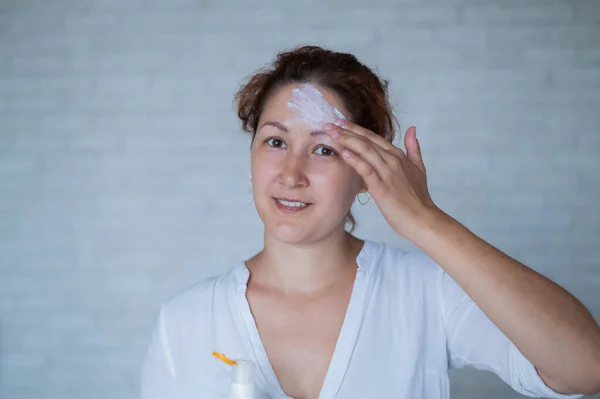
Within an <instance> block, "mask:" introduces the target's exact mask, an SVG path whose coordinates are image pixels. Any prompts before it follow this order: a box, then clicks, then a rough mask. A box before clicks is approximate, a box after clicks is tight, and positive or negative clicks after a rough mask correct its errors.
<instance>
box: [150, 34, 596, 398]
mask: <svg viewBox="0 0 600 399" xmlns="http://www.w3.org/2000/svg"><path fill="white" fill-rule="evenodd" d="M236 100H237V105H238V115H239V117H240V119H241V121H242V125H243V128H244V129H245V130H246V131H247V132H249V133H250V134H251V135H252V145H251V172H252V174H251V180H252V185H253V196H254V202H255V205H256V209H257V211H258V214H259V215H260V217H261V219H262V221H263V223H264V226H265V229H264V249H263V250H262V251H261V252H259V253H258V254H256V255H255V256H254V257H252V258H251V259H248V260H246V261H245V262H240V263H239V264H237V265H235V266H234V267H233V268H232V269H231V270H230V271H229V272H228V273H226V274H224V275H222V276H219V277H215V278H211V279H209V280H207V281H203V282H201V283H199V284H197V285H196V286H194V287H192V288H190V289H188V290H186V291H184V292H183V293H181V294H179V295H177V296H175V297H173V298H171V299H170V300H169V301H168V302H167V303H166V304H165V305H164V306H163V308H162V310H161V313H160V318H159V322H158V326H157V328H156V330H155V332H154V335H153V339H152V342H151V344H150V348H149V350H148V353H147V356H146V359H145V362H144V365H143V370H142V398H143V399H158V398H164V399H166V398H169V399H183V398H220V397H227V392H228V389H229V380H230V371H231V370H230V366H228V365H227V364H225V363H223V362H220V361H218V360H217V359H215V358H214V357H213V356H212V355H211V354H212V352H213V351H217V352H222V353H225V354H226V355H227V356H229V357H230V358H237V359H249V360H252V361H254V362H255V363H256V365H257V369H258V373H257V386H258V388H259V389H260V390H261V392H263V394H264V395H265V397H270V398H289V397H292V398H296V399H299V398H310V399H312V398H321V399H323V398H334V397H336V398H402V399H415V398H427V399H438V398H448V397H449V392H448V391H449V384H448V373H447V372H448V366H452V367H462V366H465V365H471V366H474V367H477V368H480V369H486V370H490V371H492V372H494V373H496V374H497V375H498V376H499V377H500V378H502V379H503V380H504V381H505V382H507V383H508V384H510V385H511V386H512V388H513V389H515V390H516V391H518V392H520V393H522V394H524V395H528V396H534V397H535V396H542V397H549V398H576V397H581V395H582V394H592V393H595V392H598V391H599V390H600V328H599V327H598V325H597V323H596V322H595V321H594V319H593V318H592V317H591V315H590V314H589V312H588V311H587V310H586V309H585V307H584V306H583V305H582V304H581V303H580V302H579V301H577V299H575V298H574V297H573V296H571V295H570V294H569V293H567V292H566V291H565V290H563V289H562V288H561V287H559V286H558V285H556V284H554V283H553V282H551V281H549V280H548V279H546V278H545V277H543V276H541V275H539V274H538V273H536V272H535V271H533V270H531V269H529V268H527V267H525V266H524V265H522V264H520V263H519V262H517V261H515V260H513V259H511V258H510V257H508V256H507V255H505V254H503V253H502V252H500V251H498V250H497V249H495V248H494V247H492V246H491V245H489V244H487V243H486V242H484V241H483V240H481V239H480V238H478V237H476V236H475V235H473V234H472V233H471V232H470V231H469V230H467V229H466V228H465V227H463V226H462V225H461V224H460V223H458V222H457V221H456V220H454V219H453V218H451V217H450V216H448V215H447V214H445V213H444V212H442V211H441V210H440V209H439V208H438V207H436V206H435V204H434V203H433V201H432V200H431V198H430V196H429V193H428V189H427V179H426V171H425V166H424V164H423V160H422V157H421V152H420V149H419V143H418V141H417V138H416V131H415V128H414V127H411V128H409V129H408V131H407V132H406V136H405V139H404V144H405V147H406V153H405V152H403V151H402V150H401V149H399V148H397V147H395V146H393V145H392V144H391V143H392V140H393V136H394V127H395V119H394V117H393V115H392V111H391V109H390V105H389V102H388V96H387V83H386V82H384V81H381V80H380V79H379V78H378V77H377V76H376V75H375V74H374V73H373V72H372V71H371V70H370V69H369V68H367V67H366V66H364V65H363V64H361V63H360V62H359V61H358V60H357V59H356V58H355V57H354V56H352V55H350V54H344V53H336V52H332V51H328V50H325V49H322V48H319V47H313V46H308V47H300V48H297V49H294V50H293V51H288V52H283V53H280V54H278V56H277V58H276V60H275V61H274V63H273V64H272V65H271V66H270V67H267V68H264V69H262V70H261V71H259V72H258V73H257V74H255V75H254V76H252V77H251V78H250V79H249V80H248V82H247V83H246V84H245V85H244V86H243V87H242V88H241V89H240V91H239V92H238V94H237V96H236ZM361 193H362V195H363V196H365V195H366V196H367V197H368V198H369V197H370V198H372V199H373V201H374V202H375V204H376V205H377V207H378V208H379V210H380V211H381V213H382V214H383V216H384V217H385V219H386V221H387V222H388V223H389V224H390V226H391V227H392V228H393V229H394V231H395V232H396V233H397V234H398V235H400V236H402V237H405V238H407V239H408V240H410V241H412V242H413V243H414V244H415V245H417V246H418V247H419V248H420V249H422V252H409V253H405V252H403V251H401V250H399V249H396V248H393V247H390V246H387V245H385V244H382V243H377V242H374V241H370V240H365V241H362V240H360V239H358V238H356V237H354V236H352V235H351V231H352V228H351V229H350V231H349V232H347V231H346V229H345V227H346V223H347V222H348V223H350V225H351V227H353V226H354V219H353V217H352V215H351V214H350V213H349V210H350V208H351V205H352V203H353V201H354V199H355V198H356V197H357V195H359V194H361ZM363 202H364V201H363Z"/></svg>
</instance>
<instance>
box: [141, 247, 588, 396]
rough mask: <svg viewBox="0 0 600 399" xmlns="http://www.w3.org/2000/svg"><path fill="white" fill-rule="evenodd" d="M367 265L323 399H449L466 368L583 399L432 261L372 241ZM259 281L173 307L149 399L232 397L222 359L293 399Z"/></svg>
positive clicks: (144, 390)
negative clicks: (264, 320)
mask: <svg viewBox="0 0 600 399" xmlns="http://www.w3.org/2000/svg"><path fill="white" fill-rule="evenodd" d="M357 264H358V272H357V274H356V280H355V282H354V287H353V291H352V295H351V298H350V303H349V305H348V310H347V314H346V317H345V319H344V323H343V326H342V330H341V332H340V335H339V338H338V342H337V344H336V347H335V351H334V354H333V357H332V359H331V363H330V365H329V369H328V371H327V375H326V378H325V381H324V384H323V387H322V390H321V393H320V396H319V398H320V399H330V398H339V399H346V398H397V399H415V398H424V399H447V398H449V383H448V368H449V367H463V366H473V367H476V368H479V369H484V370H489V371H492V372H494V373H495V374H497V375H498V376H499V377H500V378H501V379H502V380H504V381H505V382H506V383H508V384H509V385H510V386H511V387H512V388H513V389H514V390H516V391H517V392H520V393H521V394H523V395H527V396H531V397H547V398H580V397H581V396H582V395H561V394H558V393H556V392H554V391H552V390H551V389H550V388H548V387H547V386H546V385H545V384H544V382H543V380H542V379H541V378H540V377H539V375H538V374H537V372H536V370H535V368H534V366H533V365H532V364H531V362H529V361H528V360H527V359H526V358H525V357H524V356H523V355H522V354H521V353H520V352H519V350H518V349H517V348H516V347H515V346H514V345H513V344H512V343H511V342H510V341H509V340H508V338H507V337H506V336H505V335H504V334H503V333H502V332H501V331H500V330H499V329H498V328H497V327H496V326H495V325H494V324H493V323H492V322H491V321H490V320H489V319H488V318H487V317H486V315H485V314H484V313H483V312H482V311H481V310H480V309H479V308H478V307H477V305H475V303H474V302H473V301H472V300H471V299H470V298H469V297H468V296H467V295H466V294H465V292H464V291H463V290H462V289H461V288H460V287H459V286H458V285H457V284H456V283H455V282H454V280H453V279H452V278H451V277H450V276H449V275H448V274H447V273H445V272H444V271H443V270H442V269H441V268H440V267H439V266H438V265H437V264H436V263H435V262H434V261H433V260H431V259H430V258H429V257H428V256H426V255H425V254H424V253H422V252H418V251H415V252H404V251H402V250H400V249H398V248H394V247H391V246H388V245H386V244H383V243H378V242H374V241H370V240H366V241H365V244H364V246H363V248H362V250H361V251H360V253H359V255H358V257H357ZM249 275H250V274H249V271H248V269H247V268H246V265H245V263H244V262H240V263H238V264H237V265H235V266H234V267H233V268H232V269H231V270H230V271H229V272H227V273H226V274H223V275H221V276H217V277H213V278H210V279H207V280H205V281H203V282H200V283H199V284H197V285H195V286H193V287H191V288H189V289H187V290H185V291H184V292H182V293H180V294H178V295H176V296H174V297H172V298H170V299H169V300H168V301H167V302H166V303H165V304H164V305H163V307H162V309H161V312H160V317H159V320H158V324H157V327H156V329H155V331H154V334H153V337H152V340H151V342H150V346H149V349H148V352H147V354H146V357H145V360H144V363H143V365H142V376H141V398H142V399H199V398H227V395H228V390H229V383H230V367H231V366H228V365H227V364H225V363H224V362H222V361H220V360H218V359H216V358H215V357H213V356H212V352H213V351H217V352H221V353H223V354H225V355H227V356H228V357H229V358H232V359H249V360H252V361H254V362H255V363H256V364H257V366H258V373H257V374H258V377H257V378H258V380H257V386H258V388H259V389H260V390H261V391H262V392H263V394H265V397H268V398H272V399H283V398H289V396H287V395H286V394H285V393H284V391H283V390H282V388H281V386H280V385H279V382H278V381H277V377H276V375H275V372H274V370H273V368H272V366H271V364H270V362H269V359H268V357H267V354H266V351H265V348H264V346H263V344H262V342H261V339H260V336H259V333H258V330H257V327H256V323H255V321H254V318H253V316H252V314H251V312H250V307H249V305H248V301H247V299H246V288H247V282H248V278H249ZM306 367H310V365H309V364H307V365H306Z"/></svg>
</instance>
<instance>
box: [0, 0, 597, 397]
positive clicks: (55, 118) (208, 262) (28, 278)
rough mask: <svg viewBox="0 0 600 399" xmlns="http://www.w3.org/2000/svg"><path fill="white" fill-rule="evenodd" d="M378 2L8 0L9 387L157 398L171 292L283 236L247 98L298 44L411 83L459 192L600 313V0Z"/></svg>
mask: <svg viewBox="0 0 600 399" xmlns="http://www.w3.org/2000/svg"><path fill="white" fill-rule="evenodd" d="M370 3H371V4H370V5H367V4H366V2H364V1H356V0H353V1H349V0H346V1H335V2H333V1H331V2H326V4H324V2H322V1H317V0H313V1H311V2H305V1H302V2H282V1H279V0H278V1H275V0H263V1H261V2H257V5H250V4H248V2H244V1H232V0H219V1H217V0H213V1H210V0H207V1H199V0H195V1H192V0H137V1H136V0H102V1H92V0H71V1H69V0H12V1H10V0H0V397H1V398H6V399H13V398H18V399H28V398H45V399H59V398H60V399H75V398H86V399H94V398H102V399H106V398H133V397H135V395H136V391H137V382H138V366H139V363H140V360H141V357H142V354H143V352H144V349H145V346H146V343H147V340H148V338H149V334H150V329H151V327H152V325H153V323H154V321H155V317H156V315H157V313H156V312H157V310H158V307H159V304H160V303H161V302H162V301H164V300H165V299H166V298H167V297H168V296H169V295H171V294H173V293H175V292H177V291H179V290H181V289H182V288H183V287H185V286H188V285H190V284H192V283H193V282H195V281H197V280H199V279H202V278H204V277H206V276H209V275H214V274H217V273H220V272H223V271H225V270H226V269H228V268H229V267H230V266H231V265H232V264H233V263H234V262H236V261H238V260H240V259H242V258H245V257H248V256H250V255H252V254H253V253H255V252H256V251H258V250H259V249H260V248H261V243H262V225H261V223H260V220H259V218H258V216H257V215H256V212H255V210H254V207H253V204H252V198H251V192H250V182H249V179H248V175H249V152H248V146H249V139H248V137H246V136H244V135H243V134H242V133H241V131H240V128H239V124H238V121H237V119H236V116H235V113H234V111H233V108H232V96H233V94H234V92H235V90H236V89H237V88H238V86H239V84H240V82H241V81H242V79H243V78H244V77H245V76H246V75H248V74H250V73H251V72H253V71H254V70H256V69H257V68H258V67H260V66H261V65H263V64H265V63H267V62H269V61H270V60H271V59H272V58H273V56H274V55H275V53H276V52H277V51H278V50H281V49H284V48H289V47H291V46H295V45H298V44H307V43H312V44H320V45H324V46H328V47H331V48H333V49H336V50H342V51H349V52H353V53H355V54H356V55H357V56H358V57H359V58H360V59H361V60H363V61H364V62H365V63H367V64H368V65H370V66H372V67H375V68H376V70H377V71H378V72H379V73H380V74H381V75H382V76H383V77H385V78H388V79H390V80H391V82H392V85H391V91H392V97H393V101H394V105H395V107H396V111H397V115H398V116H399V118H400V119H401V123H402V129H403V131H405V129H406V128H407V127H408V126H409V125H412V124H414V125H416V126H417V127H418V134H419V137H420V138H421V142H422V147H423V152H424V157H425V162H426V165H427V167H428V171H429V178H430V186H431V191H432V195H433V198H434V200H435V201H436V202H437V203H438V205H439V206H440V207H442V208H443V209H444V210H446V211H447V212H448V213H450V214H451V215H452V216H454V217H456V218H457V219H458V220H460V221H461V222H463V223H464V224H466V225H467V226H468V227H469V228H471V229H472V230H473V231H474V232H475V233H477V234H478V235H480V236H481V237H483V238H485V239H486V240H488V241H490V242H491V243H493V244H494V245H496V246H497V247H499V248H500V249H502V250H504V251H506V252H507V253H508V254H510V255H512V256H514V257H516V258H517V259H519V260H520V261H523V262H525V263H526V264H528V265H530V266H531V267H532V268H534V269H535V270H538V271H540V272H542V273H543V274H545V275H546V276H549V277H551V278H552V279H554V280H555V281H556V282H558V283H559V284H561V285H563V286H564V287H565V288H567V289H568V290H570V291H571V292H572V293H574V294H575V295H576V296H577V297H578V298H580V300H581V301H582V302H583V303H584V304H585V305H586V306H587V307H588V308H589V309H590V310H591V311H592V313H593V314H594V315H595V317H596V318H597V319H598V318H600V295H599V294H598V291H599V289H600V270H599V267H598V264H599V262H600V245H599V243H600V240H599V238H598V237H599V235H600V212H599V211H598V197H599V196H600V177H599V171H600V157H598V154H599V152H600V134H599V133H598V128H599V126H600V112H599V111H600V2H598V1H542V0H536V1H523V0H509V1H499V2H497V4H495V3H496V2H492V1H475V0H471V1H469V0H452V1H449V0H444V1H442V0H438V1H423V0H421V1H416V0H415V1H398V0H371V1H370ZM355 214H356V216H357V219H358V222H359V227H358V230H357V235H358V236H359V237H368V238H370V239H374V240H380V241H384V242H387V243H390V244H393V245H397V246H401V247H404V248H409V249H410V248H413V247H412V245H411V244H410V243H408V242H406V241H404V240H403V239H401V238H399V237H397V236H396V235H395V233H394V232H393V231H392V230H391V229H390V228H389V227H388V226H387V225H386V223H385V221H384V220H383V218H382V217H381V216H380V214H379V213H378V211H377V209H376V207H375V206H374V205H373V203H372V202H371V203H369V204H368V205H367V206H364V207H363V206H360V205H357V206H356V208H355ZM452 397H453V398H465V399H469V398H473V399H474V398H486V399H491V398H517V397H520V396H519V395H517V394H515V393H512V391H511V390H510V389H509V388H508V387H507V386H505V385H504V383H503V382H501V381H500V380H499V379H497V378H496V377H495V376H493V375H492V374H489V373H483V372H478V371H465V370H460V371H458V372H453V373H452ZM597 397H599V398H600V396H597Z"/></svg>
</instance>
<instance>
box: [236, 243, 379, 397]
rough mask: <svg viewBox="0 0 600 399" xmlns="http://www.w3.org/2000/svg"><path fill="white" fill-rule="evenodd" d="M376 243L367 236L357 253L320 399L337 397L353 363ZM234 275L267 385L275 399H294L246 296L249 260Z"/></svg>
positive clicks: (261, 372) (248, 331)
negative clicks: (285, 387)
mask: <svg viewBox="0 0 600 399" xmlns="http://www.w3.org/2000/svg"><path fill="white" fill-rule="evenodd" d="M376 246H377V244H376V243H375V242H373V241H370V240H366V239H365V240H364V244H363V247H362V248H361V250H360V252H359V253H358V255H357V257H356V264H357V265H358V270H357V272H356V277H355V280H354V284H353V287H352V293H351V295H350V301H349V303H348V309H347V310H346V315H345V317H344V321H343V323H342V328H341V330H340V334H339V336H338V339H337V342H336V345H335V349H334V351H333V355H332V357H331V360H330V363H329V367H328V369H327V374H326V375H325V380H324V382H323V386H322V387H321V392H320V394H319V399H329V398H334V397H335V395H336V394H337V392H338V390H339V389H340V386H341V384H342V381H343V379H344V376H345V374H346V370H347V369H348V366H349V364H350V359H351V357H352V352H353V350H354V347H355V345H356V340H357V339H358V333H359V331H360V325H361V323H362V317H363V314H364V306H365V305H366V304H365V294H366V292H367V288H368V284H367V283H368V277H369V275H370V271H371V269H372V266H373V264H374V260H375V259H374V258H375V257H374V253H375V252H376V251H375V247H376ZM234 278H235V293H234V294H235V301H234V302H233V303H234V304H235V305H237V306H239V308H238V311H239V314H240V315H241V317H242V319H243V322H244V327H245V330H246V332H247V336H248V338H249V341H250V346H251V348H248V349H251V351H252V352H253V353H254V356H255V358H256V360H257V362H258V370H259V372H260V375H261V376H262V378H263V382H264V385H265V388H274V389H275V390H276V392H277V396H276V397H275V398H274V399H293V398H291V397H289V396H288V395H286V393H285V392H284V391H283V388H282V387H281V384H280V383H279V380H278V379H277V375H276V374H275V370H274V369H273V365H272V364H271V362H270V360H269V357H268V355H267V351H266V349H265V346H264V345H263V342H262V340H261V338H260V334H259V332H258V327H257V325H256V321H255V320H254V316H253V315H252V312H251V310H250V304H249V302H248V299H247V297H246V293H247V289H248V280H249V278H250V271H249V270H248V267H247V266H246V263H245V262H240V263H239V264H238V265H237V266H236V267H235V270H234ZM260 385H262V384H259V386H260ZM269 391H272V389H269Z"/></svg>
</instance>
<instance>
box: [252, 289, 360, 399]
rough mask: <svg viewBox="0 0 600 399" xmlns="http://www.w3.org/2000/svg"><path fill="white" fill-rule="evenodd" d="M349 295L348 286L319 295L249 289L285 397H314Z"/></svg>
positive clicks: (303, 398) (318, 388)
mask: <svg viewBox="0 0 600 399" xmlns="http://www.w3.org/2000/svg"><path fill="white" fill-rule="evenodd" d="M350 296H351V287H348V288H347V289H341V290H340V291H337V292H335V293H333V292H332V293H330V294H329V295H325V296H319V297H317V298H310V297H305V298H302V297H288V298H283V297H279V298H271V297H269V295H265V294H260V293H257V294H255V295H253V294H252V293H250V292H249V293H248V302H249V303H250V307H251V309H252V313H253V315H254V318H255V321H256V325H257V327H258V331H259V334H260V337H261V340H262V342H263V345H264V347H265V350H266V352H267V356H268V358H269V361H270V363H271V366H272V367H273V370H274V371H275V374H276V376H277V379H278V380H279V383H280V385H281V387H282V389H283V390H284V391H285V392H286V393H287V394H288V395H289V396H291V397H293V398H296V399H312V398H314V399H316V398H318V396H319V392H320V391H321V387H322V386H323V382H324V380H325V376H326V374H327V370H328V368H329V364H330V362H331V359H332V356H333V353H334V350H335V347H336V344H337V341H338V337H339V335H340V331H341V329H342V326H343V323H344V319H345V316H346V312H347V309H348V303H349V301H350Z"/></svg>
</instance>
